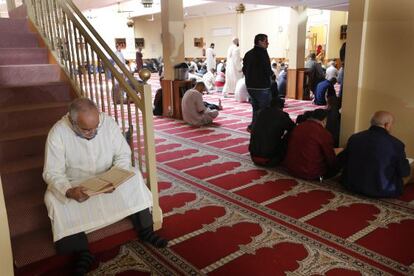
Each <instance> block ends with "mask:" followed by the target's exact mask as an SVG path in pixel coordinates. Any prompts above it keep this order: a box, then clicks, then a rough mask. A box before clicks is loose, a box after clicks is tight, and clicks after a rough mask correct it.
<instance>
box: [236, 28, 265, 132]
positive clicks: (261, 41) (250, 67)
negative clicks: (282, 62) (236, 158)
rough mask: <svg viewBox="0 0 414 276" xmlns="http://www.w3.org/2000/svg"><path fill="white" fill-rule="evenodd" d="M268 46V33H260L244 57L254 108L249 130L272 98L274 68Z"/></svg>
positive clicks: (245, 72) (244, 67)
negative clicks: (271, 85)
mask: <svg viewBox="0 0 414 276" xmlns="http://www.w3.org/2000/svg"><path fill="white" fill-rule="evenodd" d="M268 46H269V42H268V40H267V35H265V34H258V35H256V36H255V38H254V48H253V49H251V50H250V51H248V52H247V53H246V55H245V56H244V58H243V74H244V76H245V77H246V87H247V91H248V92H249V95H250V98H251V104H252V108H253V117H252V123H251V124H250V125H249V126H248V128H247V129H248V131H250V130H251V126H252V125H253V123H254V122H255V120H256V115H257V112H258V111H259V110H260V109H263V108H266V107H268V106H269V104H270V101H271V99H272V95H271V92H270V77H271V75H272V68H271V67H270V58H269V54H268V53H267V50H266V49H267V47H268Z"/></svg>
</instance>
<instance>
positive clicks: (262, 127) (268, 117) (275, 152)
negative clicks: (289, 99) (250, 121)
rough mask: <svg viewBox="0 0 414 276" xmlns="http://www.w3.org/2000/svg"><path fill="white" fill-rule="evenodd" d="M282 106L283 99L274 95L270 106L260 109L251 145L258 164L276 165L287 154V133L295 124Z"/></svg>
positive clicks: (252, 154)
mask: <svg viewBox="0 0 414 276" xmlns="http://www.w3.org/2000/svg"><path fill="white" fill-rule="evenodd" d="M282 107H283V101H282V100H281V99H280V98H279V97H274V98H272V101H271V103H270V107H267V108H265V109H262V110H260V111H259V113H258V115H257V119H256V122H255V123H254V125H253V127H252V134H251V136H250V145H249V151H250V156H251V158H252V161H253V162H254V163H255V164H256V165H261V166H275V165H277V164H278V163H279V162H280V161H281V160H282V159H283V157H284V155H285V152H286V148H287V139H286V134H287V132H289V131H291V130H292V129H293V128H294V127H295V124H294V123H293V121H292V120H291V119H290V117H289V114H287V113H286V112H283V110H282Z"/></svg>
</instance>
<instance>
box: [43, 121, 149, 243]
mask: <svg viewBox="0 0 414 276" xmlns="http://www.w3.org/2000/svg"><path fill="white" fill-rule="evenodd" d="M112 166H117V167H120V168H123V169H127V170H133V171H134V172H135V176H134V177H132V178H130V179H129V180H128V181H126V182H125V183H123V184H121V185H120V186H119V187H118V188H117V189H116V190H115V191H114V192H112V193H108V194H105V193H104V194H99V195H95V196H91V197H90V198H89V199H87V200H86V201H84V202H82V203H79V202H77V201H76V200H73V199H69V198H67V197H66V196H65V194H66V191H67V190H68V189H69V188H72V187H76V186H78V184H79V183H80V182H81V181H82V180H84V179H87V178H90V177H93V176H95V175H97V174H100V173H102V172H105V171H107V170H108V169H110V168H111V167H112ZM43 179H44V180H45V182H46V183H47V185H48V187H47V191H46V194H45V204H46V207H47V210H48V215H49V218H50V220H51V223H52V230H53V240H54V241H57V240H60V239H61V238H64V237H66V236H69V235H72V234H76V233H79V232H86V233H88V232H91V231H94V230H97V229H99V228H102V227H105V226H107V225H109V224H112V223H115V222H117V221H119V220H122V219H123V218H125V217H127V216H129V215H131V214H134V213H136V212H139V211H141V210H144V209H146V208H149V207H151V206H152V195H151V192H150V191H149V190H148V188H147V186H146V185H145V183H144V180H143V178H142V175H141V173H140V172H139V170H137V169H134V168H133V167H132V166H131V150H130V148H129V146H128V144H127V143H126V140H125V138H124V136H123V135H122V133H121V131H120V129H119V127H118V125H117V124H116V123H115V121H114V120H113V119H112V118H111V117H109V116H108V115H106V114H104V113H101V114H100V116H99V127H98V132H97V135H96V136H95V138H93V139H91V140H87V139H84V138H81V137H79V136H77V135H76V133H75V132H74V131H73V130H72V125H71V123H70V121H69V118H68V115H66V116H64V117H63V118H62V119H61V120H60V121H58V122H57V123H56V124H55V125H54V126H53V128H52V129H51V130H50V132H49V135H48V138H47V142H46V152H45V164H44V169H43Z"/></svg>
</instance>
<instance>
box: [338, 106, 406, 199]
mask: <svg viewBox="0 0 414 276" xmlns="http://www.w3.org/2000/svg"><path fill="white" fill-rule="evenodd" d="M393 120H394V118H393V116H392V115H391V113H389V112H386V111H378V112H376V113H375V114H374V116H373V117H372V119H371V127H370V128H369V129H368V130H365V131H362V132H360V133H357V134H354V135H352V136H351V137H350V138H349V140H348V143H347V145H346V148H345V150H344V151H343V152H342V153H341V154H340V156H339V157H340V160H342V162H341V163H343V165H344V171H343V174H342V177H343V183H344V185H345V187H346V188H348V189H349V190H351V191H353V192H356V193H360V194H363V195H366V196H370V197H397V196H400V195H401V194H402V192H403V185H404V184H406V183H408V182H409V177H408V176H409V175H410V171H411V170H412V168H410V164H409V161H408V160H407V158H406V155H405V151H404V144H403V143H402V142H401V141H400V140H398V139H397V138H395V137H394V136H392V135H391V134H390V130H391V126H392V123H393ZM411 166H412V164H411ZM403 178H405V179H403Z"/></svg>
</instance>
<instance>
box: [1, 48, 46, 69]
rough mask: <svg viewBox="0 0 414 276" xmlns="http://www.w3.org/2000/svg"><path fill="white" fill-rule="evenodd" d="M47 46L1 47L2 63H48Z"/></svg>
mask: <svg viewBox="0 0 414 276" xmlns="http://www.w3.org/2000/svg"><path fill="white" fill-rule="evenodd" d="M48 62H49V60H48V56H47V49H46V48H0V65H16V64H47V63H48Z"/></svg>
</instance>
